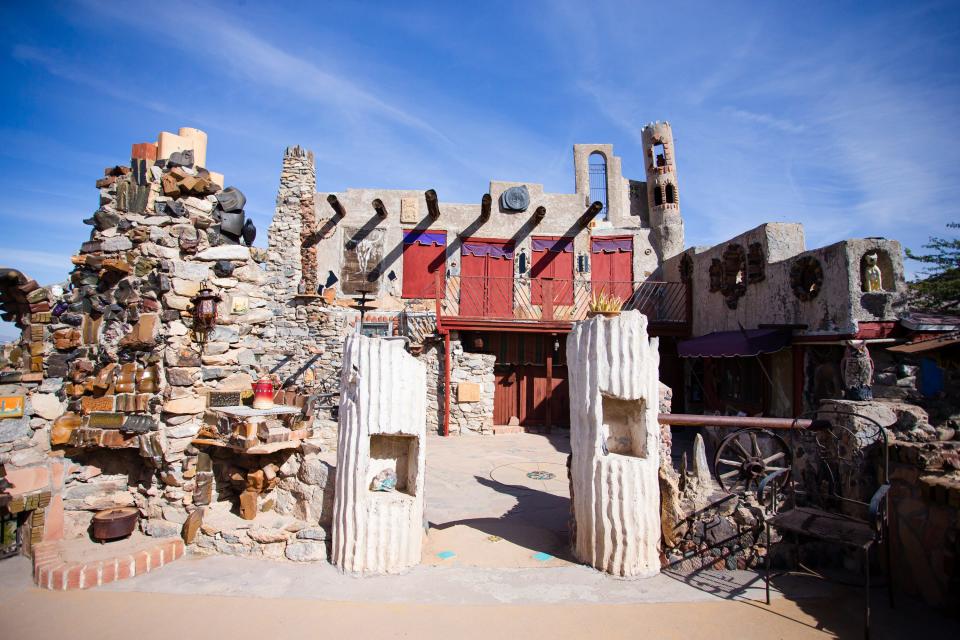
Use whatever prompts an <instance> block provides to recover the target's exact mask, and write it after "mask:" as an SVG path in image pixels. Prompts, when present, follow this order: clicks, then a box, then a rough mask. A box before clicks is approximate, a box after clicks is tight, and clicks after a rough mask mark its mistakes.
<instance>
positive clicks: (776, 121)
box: [724, 107, 806, 133]
mask: <svg viewBox="0 0 960 640" xmlns="http://www.w3.org/2000/svg"><path fill="white" fill-rule="evenodd" d="M724 112H725V113H726V114H727V115H729V116H730V117H732V118H736V119H738V120H743V121H745V122H748V123H752V124H758V125H762V126H764V127H769V128H771V129H777V130H779V131H783V132H784V133H802V132H803V131H804V130H805V129H806V127H804V126H803V125H802V124H798V123H796V122H793V121H791V120H788V119H786V118H778V117H776V116H773V115H770V114H769V113H754V112H753V111H747V110H745V109H734V108H733V107H729V108H727V109H725V110H724Z"/></svg>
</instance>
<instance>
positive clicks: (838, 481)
mask: <svg viewBox="0 0 960 640" xmlns="http://www.w3.org/2000/svg"><path fill="white" fill-rule="evenodd" d="M825 415H830V417H831V419H830V420H827V419H824V416H825ZM815 416H816V419H814V420H813V424H812V425H811V426H810V427H809V428H807V429H800V430H797V431H794V434H795V437H796V445H795V457H794V460H793V463H792V465H791V466H790V467H789V468H786V469H779V470H776V471H774V472H773V473H770V474H769V475H767V476H766V477H765V478H764V479H763V480H762V481H761V483H760V486H759V488H758V496H759V497H760V498H761V499H762V500H763V501H764V503H765V504H766V505H767V506H768V517H767V518H766V533H767V540H768V549H767V557H766V571H765V576H764V581H765V585H766V598H767V604H770V576H771V567H770V563H771V562H770V557H771V555H772V554H771V548H770V547H771V546H772V543H771V542H770V540H771V537H770V533H771V530H772V529H777V530H779V531H781V532H789V533H792V534H793V535H794V539H795V542H796V544H797V564H798V566H800V568H801V569H803V570H804V572H806V573H809V574H812V575H816V576H818V577H823V576H822V575H821V574H819V573H817V572H816V571H813V570H811V569H809V568H807V567H805V566H804V565H803V564H802V563H801V562H800V556H799V537H800V536H806V537H809V538H815V539H818V540H821V541H824V542H828V543H833V544H837V545H841V546H843V547H846V548H848V549H856V550H859V551H862V553H863V564H864V572H865V610H864V636H865V637H867V638H869V637H870V551H871V550H872V549H873V548H874V547H876V546H878V545H883V547H884V549H885V554H886V564H887V572H888V576H887V592H888V597H889V598H890V606H891V607H892V606H893V577H892V572H891V569H890V566H891V565H890V544H889V521H888V513H889V497H888V492H889V490H890V484H889V451H888V448H887V434H886V431H885V430H884V428H883V426H882V425H881V424H880V423H878V422H877V421H876V420H874V419H872V418H870V417H868V416H864V415H861V414H858V413H855V412H844V411H832V410H831V411H819V412H815ZM808 417H812V416H808ZM838 418H844V419H846V420H848V421H850V422H849V423H848V424H849V425H851V426H852V427H853V428H851V426H847V425H844V424H839V423H838V422H837V419H838ZM871 463H872V464H871ZM874 487H877V488H876V489H874Z"/></svg>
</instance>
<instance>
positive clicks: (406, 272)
mask: <svg viewBox="0 0 960 640" xmlns="http://www.w3.org/2000/svg"><path fill="white" fill-rule="evenodd" d="M446 250H447V234H446V232H445V231H429V232H423V231H419V230H416V229H406V230H404V232H403V293H402V297H404V298H435V297H436V292H435V291H434V290H435V289H436V273H437V271H439V272H440V273H441V274H445V273H446V264H445V261H444V257H445V255H446Z"/></svg>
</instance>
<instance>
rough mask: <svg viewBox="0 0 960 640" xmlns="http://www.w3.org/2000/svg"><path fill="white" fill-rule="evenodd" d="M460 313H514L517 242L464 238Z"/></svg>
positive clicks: (488, 315) (490, 315)
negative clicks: (513, 243)
mask: <svg viewBox="0 0 960 640" xmlns="http://www.w3.org/2000/svg"><path fill="white" fill-rule="evenodd" d="M460 276H461V277H460V315H461V316H463V317H467V318H512V317H513V245H512V244H510V243H509V242H508V241H505V240H483V241H481V240H464V241H463V244H462V246H461V252H460Z"/></svg>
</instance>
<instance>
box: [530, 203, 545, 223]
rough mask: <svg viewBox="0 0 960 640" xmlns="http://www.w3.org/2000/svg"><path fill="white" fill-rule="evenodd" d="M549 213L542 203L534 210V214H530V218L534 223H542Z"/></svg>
mask: <svg viewBox="0 0 960 640" xmlns="http://www.w3.org/2000/svg"><path fill="white" fill-rule="evenodd" d="M546 215H547V208H546V207H545V206H543V205H540V206H539V207H537V208H536V210H535V211H534V212H533V215H532V216H530V219H531V220H533V224H540V223H541V222H543V218H544V217H545V216H546Z"/></svg>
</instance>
